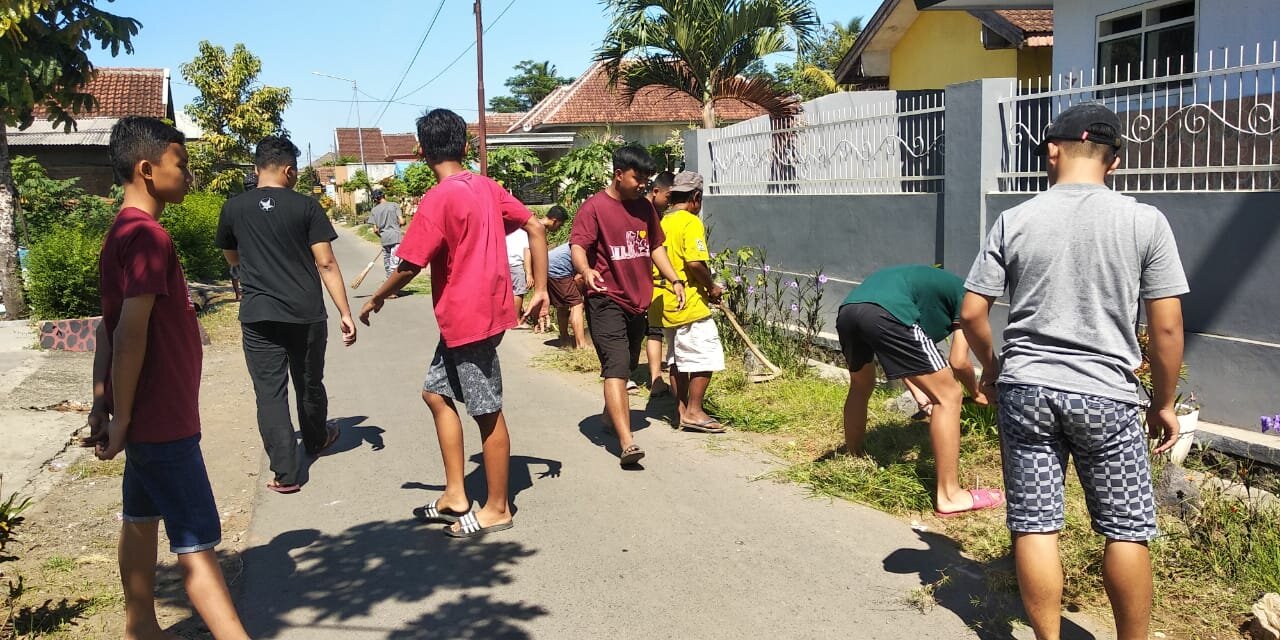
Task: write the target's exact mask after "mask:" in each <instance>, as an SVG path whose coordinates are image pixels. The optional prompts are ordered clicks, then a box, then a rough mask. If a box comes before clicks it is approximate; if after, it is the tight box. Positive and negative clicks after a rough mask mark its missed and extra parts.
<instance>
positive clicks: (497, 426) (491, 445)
mask: <svg viewBox="0 0 1280 640" xmlns="http://www.w3.org/2000/svg"><path fill="white" fill-rule="evenodd" d="M476 423H477V424H479V425H480V439H481V441H482V442H483V443H484V478H485V482H486V483H488V485H489V495H488V496H487V497H486V498H485V503H484V506H483V507H481V508H480V511H479V512H477V513H476V520H477V521H479V522H480V526H482V527H489V526H493V525H495V524H502V523H504V522H510V521H511V507H510V504H509V502H508V493H507V485H508V477H509V476H510V474H511V434H510V433H509V432H508V431H507V420H506V418H505V417H504V416H503V415H502V412H501V411H497V412H495V413H490V414H486V415H483V416H476ZM460 528H461V525H458V524H455V525H453V530H454V531H458V530H460Z"/></svg>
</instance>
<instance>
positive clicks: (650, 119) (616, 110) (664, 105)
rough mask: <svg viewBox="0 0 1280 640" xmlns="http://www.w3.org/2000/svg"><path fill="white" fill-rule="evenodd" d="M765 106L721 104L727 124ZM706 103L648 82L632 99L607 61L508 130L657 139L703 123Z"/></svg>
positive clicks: (579, 140) (585, 138) (580, 140)
mask: <svg viewBox="0 0 1280 640" xmlns="http://www.w3.org/2000/svg"><path fill="white" fill-rule="evenodd" d="M764 112H765V111H764V109H761V108H760V107H758V106H756V105H753V104H748V103H746V102H742V101H739V100H721V101H719V102H717V103H716V115H717V116H718V117H719V118H720V119H721V120H723V121H724V122H725V123H734V122H740V121H743V120H748V119H750V118H754V117H756V116H758V115H761V114H763V113H764ZM701 123H702V106H701V105H699V104H698V101H697V100H694V99H693V98H692V97H690V96H687V95H684V94H681V93H673V92H672V91H671V90H670V89H666V88H663V87H647V88H645V89H642V90H640V92H639V93H637V94H636V96H635V99H634V100H630V101H628V100H627V99H626V98H625V97H623V95H622V90H621V88H620V87H617V86H612V87H611V86H609V74H608V71H607V70H606V69H605V65H604V63H601V62H596V63H594V64H592V65H591V67H589V68H588V69H587V70H586V71H585V72H583V74H582V75H581V76H579V77H578V79H577V80H574V81H573V82H572V83H570V84H567V85H565V86H562V87H559V88H557V89H556V90H555V91H553V92H552V93H551V94H550V95H548V96H547V97H546V98H544V99H543V100H542V101H541V102H539V103H538V104H537V105H535V106H534V108H533V109H531V110H529V112H528V113H525V114H523V115H522V116H521V117H520V118H519V119H517V120H516V121H515V122H514V123H512V124H511V126H509V127H508V128H507V131H506V132H507V133H508V134H513V135H514V134H538V133H543V134H546V133H559V134H573V136H574V137H573V144H574V145H583V144H586V143H588V142H590V140H591V139H592V138H593V137H598V136H601V135H605V134H606V133H608V134H610V135H616V136H621V137H622V138H624V139H625V140H627V141H630V142H639V143H641V144H646V145H648V144H657V143H660V142H662V141H664V140H666V139H667V138H668V137H669V136H670V135H671V132H672V131H674V130H682V129H688V128H689V127H697V126H701Z"/></svg>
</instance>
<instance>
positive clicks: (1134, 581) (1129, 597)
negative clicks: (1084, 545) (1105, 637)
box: [1102, 540, 1152, 640]
mask: <svg viewBox="0 0 1280 640" xmlns="http://www.w3.org/2000/svg"><path fill="white" fill-rule="evenodd" d="M1102 584H1103V586H1104V587H1106V590H1107V598H1108V599H1110V600H1111V612H1112V614H1114V615H1115V618H1116V639H1117V640H1146V638H1147V631H1148V627H1149V626H1150V624H1151V597H1152V585H1151V553H1150V550H1149V549H1148V548H1147V545H1146V543H1144V542H1125V541H1122V540H1107V546H1106V551H1105V552H1103V555H1102Z"/></svg>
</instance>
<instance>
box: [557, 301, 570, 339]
mask: <svg viewBox="0 0 1280 640" xmlns="http://www.w3.org/2000/svg"><path fill="white" fill-rule="evenodd" d="M556 328H557V329H559V330H560V337H559V340H560V346H562V347H567V346H569V310H568V309H567V308H565V307H556Z"/></svg>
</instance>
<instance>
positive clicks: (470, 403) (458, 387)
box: [422, 333, 502, 416]
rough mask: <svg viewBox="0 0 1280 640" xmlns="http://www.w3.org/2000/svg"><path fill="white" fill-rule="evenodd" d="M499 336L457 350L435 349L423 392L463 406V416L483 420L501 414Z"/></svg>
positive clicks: (441, 346)
mask: <svg viewBox="0 0 1280 640" xmlns="http://www.w3.org/2000/svg"><path fill="white" fill-rule="evenodd" d="M501 343H502V334H501V333H499V334H498V335H496V336H493V337H491V338H485V339H484V340H481V341H479V342H472V343H471V344H464V345H462V346H460V347H452V348H450V347H446V346H445V345H444V340H441V341H440V344H439V345H437V346H436V354H435V356H434V357H433V358H431V368H430V369H428V370H427V379H426V381H424V382H423V383H422V389H423V391H426V392H428V393H434V394H437V395H442V396H444V397H446V398H452V399H453V400H454V401H455V402H461V403H462V404H465V405H467V414H469V415H472V416H483V415H487V414H490V413H495V412H498V411H501V410H502V367H501V366H500V365H499V363H498V345H499V344H501Z"/></svg>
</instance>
